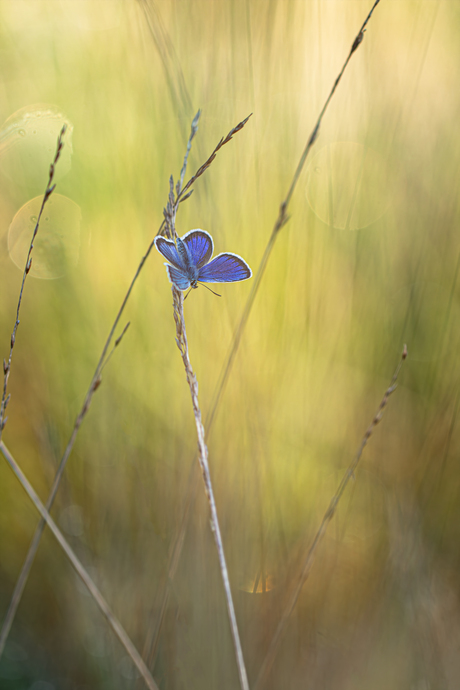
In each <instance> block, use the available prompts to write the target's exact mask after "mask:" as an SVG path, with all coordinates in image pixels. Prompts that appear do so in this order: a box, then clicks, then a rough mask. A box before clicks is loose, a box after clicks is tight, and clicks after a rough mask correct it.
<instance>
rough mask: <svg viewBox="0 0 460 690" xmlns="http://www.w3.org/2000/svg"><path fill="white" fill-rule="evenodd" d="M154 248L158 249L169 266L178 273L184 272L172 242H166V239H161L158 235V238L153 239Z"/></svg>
mask: <svg viewBox="0 0 460 690" xmlns="http://www.w3.org/2000/svg"><path fill="white" fill-rule="evenodd" d="M155 247H156V248H157V249H158V251H159V252H160V254H162V255H163V256H164V258H165V259H166V260H167V261H169V263H170V264H172V265H173V266H175V267H176V268H177V269H179V271H183V270H184V268H185V267H184V265H183V262H182V259H181V258H180V256H179V254H178V252H177V249H176V245H175V244H174V242H173V241H172V240H167V239H166V237H161V235H158V237H156V238H155Z"/></svg>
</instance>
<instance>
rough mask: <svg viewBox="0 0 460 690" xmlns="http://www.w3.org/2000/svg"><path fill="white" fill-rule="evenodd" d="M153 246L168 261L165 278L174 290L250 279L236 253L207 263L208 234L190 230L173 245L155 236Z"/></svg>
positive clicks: (220, 256)
mask: <svg viewBox="0 0 460 690" xmlns="http://www.w3.org/2000/svg"><path fill="white" fill-rule="evenodd" d="M155 246H156V248H157V249H158V251H159V252H160V254H162V255H163V256H164V258H165V259H167V260H168V261H169V263H167V264H165V266H166V270H167V272H168V277H169V280H170V281H171V283H172V284H173V285H175V287H176V288H177V289H178V290H187V288H189V287H191V288H197V287H198V283H235V282H237V281H239V280H247V279H248V278H250V277H251V276H252V271H251V269H250V268H249V266H248V265H247V263H246V261H245V260H244V259H242V258H241V256H238V254H231V253H229V252H226V253H224V254H218V255H217V256H216V257H215V258H214V259H213V260H212V261H210V259H211V256H212V252H213V250H214V245H213V241H212V237H211V235H210V234H209V233H208V232H205V231H204V230H190V231H189V232H187V233H186V234H185V235H184V236H183V237H178V238H177V244H175V243H174V242H173V240H167V239H166V238H165V237H161V236H160V235H159V236H158V237H157V238H156V239H155ZM205 287H206V286H205ZM208 289H210V288H208ZM211 292H212V290H211ZM214 294H216V293H214Z"/></svg>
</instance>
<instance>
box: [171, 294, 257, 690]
mask: <svg viewBox="0 0 460 690" xmlns="http://www.w3.org/2000/svg"><path fill="white" fill-rule="evenodd" d="M172 293H173V305H174V320H175V322H176V336H177V337H176V342H177V346H178V348H179V351H180V353H181V356H182V361H183V363H184V368H185V374H186V377H187V383H188V385H189V388H190V394H191V397H192V406H193V414H194V417H195V426H196V432H197V437H198V460H199V463H200V468H201V473H202V475H203V481H204V488H205V492H206V497H207V499H208V503H209V510H210V513H211V529H212V532H213V534H214V540H215V542H216V547H217V553H218V557H219V564H220V570H221V573H222V580H223V583H224V590H225V597H226V601H227V610H228V615H229V619H230V628H231V632H232V637H233V644H234V647H235V653H236V661H237V666H238V674H239V678H240V685H241V689H242V690H249V683H248V678H247V673H246V667H245V665H244V658H243V650H242V648H241V641H240V636H239V633H238V625H237V622H236V614H235V607H234V604H233V598H232V591H231V588H230V579H229V576H228V569H227V563H226V560H225V553H224V545H223V541H222V535H221V531H220V526H219V519H218V516H217V508H216V502H215V498H214V491H213V488H212V482H211V473H210V471H209V463H208V449H207V446H206V442H205V431H204V426H203V422H202V420H201V410H200V404H199V401H198V382H197V380H196V376H195V374H194V372H193V369H192V365H191V363H190V358H189V353H188V342H187V334H186V330H185V318H184V296H183V294H182V292H180V291H179V290H177V289H176V288H175V287H174V286H173V287H172Z"/></svg>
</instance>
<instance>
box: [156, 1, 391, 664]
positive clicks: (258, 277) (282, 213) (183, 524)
mask: <svg viewBox="0 0 460 690" xmlns="http://www.w3.org/2000/svg"><path fill="white" fill-rule="evenodd" d="M379 2H380V0H375V2H374V4H373V6H372V8H371V10H370V12H369V14H368V15H367V17H366V19H365V21H364V22H363V24H362V26H361V28H360V30H359V32H358V34H357V36H356V38H355V40H354V41H353V44H352V46H351V49H350V52H349V54H348V56H347V59H346V60H345V62H344V64H343V66H342V69H341V70H340V72H339V74H338V76H337V78H336V80H335V81H334V84H333V86H332V89H331V91H330V93H329V96H328V97H327V99H326V101H325V103H324V105H323V107H322V109H321V111H320V114H319V116H318V119H317V121H316V123H315V126H314V127H313V130H312V132H311V134H310V137H309V138H308V141H307V144H306V146H305V149H304V151H303V152H302V155H301V157H300V160H299V163H298V165H297V168H296V170H295V172H294V176H293V178H292V181H291V184H290V186H289V190H288V193H287V195H286V197H285V199H284V200H283V201H282V203H281V205H280V210H279V214H278V218H277V219H276V221H275V224H274V226H273V229H272V232H271V234H270V237H269V239H268V242H267V245H266V247H265V250H264V253H263V255H262V260H261V262H260V265H259V268H258V270H257V273H256V274H255V276H254V280H253V282H252V286H251V291H250V293H249V297H248V299H247V301H246V304H245V306H244V309H243V314H242V316H241V319H240V321H239V324H238V326H237V328H236V330H235V333H234V335H233V340H232V343H231V346H230V350H229V354H228V356H227V360H226V362H225V364H224V367H223V369H222V372H221V374H220V377H219V382H218V384H217V386H216V390H215V392H214V396H213V399H212V402H211V406H210V409H209V412H208V413H207V415H206V420H205V426H206V429H207V434H208V436H209V433H210V431H211V428H212V426H213V423H214V419H215V416H216V412H217V409H218V407H219V403H220V400H221V398H222V395H223V392H224V390H225V386H226V383H227V381H228V378H229V376H230V372H231V370H232V367H233V363H234V361H235V357H236V355H237V352H238V348H239V345H240V342H241V338H242V336H243V333H244V330H245V328H246V324H247V322H248V319H249V316H250V314H251V310H252V307H253V304H254V301H255V298H256V296H257V293H258V291H259V287H260V284H261V282H262V278H263V276H264V274H265V269H266V267H267V264H268V262H269V260H270V256H271V253H272V250H273V247H274V246H275V243H276V240H277V238H278V234H279V231H280V230H281V228H282V227H283V226H284V225H285V224H286V223H287V222H288V220H289V216H288V214H287V211H288V206H289V203H290V201H291V198H292V195H293V193H294V190H295V187H296V185H297V182H298V180H299V177H300V174H301V172H302V170H303V168H304V166H305V162H306V160H307V157H308V155H309V153H310V150H311V148H312V147H313V144H314V143H315V141H316V140H317V138H318V136H319V130H320V127H321V123H322V120H323V117H324V115H325V113H326V110H327V108H328V106H329V104H330V102H331V100H332V98H333V96H334V94H335V91H336V89H337V86H338V85H339V82H340V81H341V79H342V76H343V74H344V72H345V70H346V68H347V66H348V63H349V62H350V59H351V57H352V55H353V54H354V53H355V51H356V50H357V48H358V47H359V45H360V44H361V42H362V40H363V38H364V32H365V30H366V27H367V24H368V23H369V21H370V19H371V17H372V14H373V12H374V10H375V8H376V7H377V5H378V4H379ZM194 462H195V460H193V463H194ZM197 486H198V480H197V478H196V476H195V475H194V474H193V473H192V476H191V478H190V482H189V486H188V490H187V498H186V501H185V508H184V514H183V516H182V519H181V521H180V527H179V530H178V533H177V535H176V537H175V540H174V545H173V547H172V549H171V551H170V557H169V561H168V579H167V581H166V586H165V591H164V594H163V596H162V599H161V604H160V607H159V609H160V619H159V621H158V623H157V626H156V633H155V635H154V636H153V638H152V641H151V646H150V651H149V655H150V658H152V657H153V655H154V650H155V649H156V648H157V646H158V639H159V634H160V630H161V625H162V620H161V617H163V616H164V614H165V612H166V607H167V602H168V599H169V583H170V582H171V581H172V580H173V579H174V577H175V574H176V571H177V566H178V564H179V561H180V556H181V552H182V546H183V543H184V535H185V530H186V529H187V524H188V517H189V513H190V508H191V506H192V504H193V500H194V494H195V492H196V489H197Z"/></svg>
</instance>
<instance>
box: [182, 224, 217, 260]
mask: <svg viewBox="0 0 460 690" xmlns="http://www.w3.org/2000/svg"><path fill="white" fill-rule="evenodd" d="M181 240H182V242H184V243H185V244H186V245H187V249H188V252H189V254H190V258H191V260H192V263H193V265H194V266H196V268H201V267H202V266H204V265H205V264H207V263H208V261H209V259H210V258H211V256H212V253H213V251H214V247H213V241H212V237H211V235H210V234H209V232H206V231H205V230H190V232H187V233H186V234H185V235H184V236H183V237H181Z"/></svg>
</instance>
